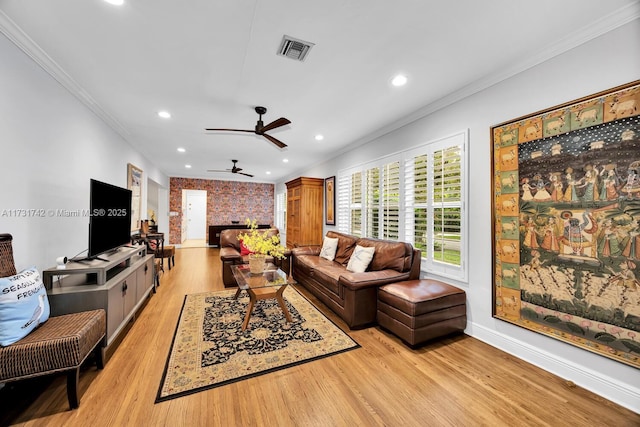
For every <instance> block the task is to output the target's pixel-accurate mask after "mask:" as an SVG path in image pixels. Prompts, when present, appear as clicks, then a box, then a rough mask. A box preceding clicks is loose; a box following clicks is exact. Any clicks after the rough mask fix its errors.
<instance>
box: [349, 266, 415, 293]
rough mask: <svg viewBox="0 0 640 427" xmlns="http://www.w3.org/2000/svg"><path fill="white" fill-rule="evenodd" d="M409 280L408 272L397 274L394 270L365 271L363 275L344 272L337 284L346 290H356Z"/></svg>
mask: <svg viewBox="0 0 640 427" xmlns="http://www.w3.org/2000/svg"><path fill="white" fill-rule="evenodd" d="M408 279H409V272H405V273H398V272H397V271H395V270H390V269H387V270H378V271H365V272H364V273H352V272H350V271H349V270H345V271H344V273H342V274H341V275H340V279H339V280H338V282H339V283H340V284H341V285H342V286H344V287H345V288H347V289H350V290H354V291H355V290H358V289H365V288H372V287H378V286H382V285H386V284H389V283H395V282H402V281H404V280H408Z"/></svg>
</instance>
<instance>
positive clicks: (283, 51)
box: [278, 36, 313, 61]
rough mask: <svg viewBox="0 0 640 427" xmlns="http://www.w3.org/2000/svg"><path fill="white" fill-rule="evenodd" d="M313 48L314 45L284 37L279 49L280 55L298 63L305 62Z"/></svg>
mask: <svg viewBox="0 0 640 427" xmlns="http://www.w3.org/2000/svg"><path fill="white" fill-rule="evenodd" d="M312 47H313V43H309V42H305V41H303V40H298V39H294V38H293V37H289V36H284V37H282V43H280V48H279V49H278V55H281V56H286V57H287V58H291V59H295V60H296V61H304V59H305V58H306V57H307V54H308V53H309V51H310V50H311V48H312Z"/></svg>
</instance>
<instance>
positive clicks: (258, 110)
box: [205, 107, 291, 148]
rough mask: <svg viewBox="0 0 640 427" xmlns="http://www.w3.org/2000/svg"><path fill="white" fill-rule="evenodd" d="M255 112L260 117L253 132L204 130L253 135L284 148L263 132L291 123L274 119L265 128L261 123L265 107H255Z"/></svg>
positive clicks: (282, 119)
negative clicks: (260, 136)
mask: <svg viewBox="0 0 640 427" xmlns="http://www.w3.org/2000/svg"><path fill="white" fill-rule="evenodd" d="M255 110H256V113H258V115H259V116H260V118H259V119H258V123H256V127H255V129H253V130H250V129H205V130H207V131H212V130H213V131H230V132H249V133H255V134H256V135H262V136H264V137H265V138H267V139H268V140H269V141H271V142H272V143H274V144H275V145H277V146H278V147H280V148H284V147H286V146H287V144H285V143H284V142H282V141H279V140H277V139H276V138H274V137H272V136H271V135H267V134H266V133H265V132H267V131H270V130H272V129H275V128H279V127H280V126H284V125H288V124H289V123H291V121H290V120H289V119H285V118H284V117H280V118H279V119H276V120H274V121H272V122H271V123H269V124H268V125H266V126H265V125H264V123H263V122H262V115H263V114H265V113H266V112H267V109H266V108H265V107H256V108H255Z"/></svg>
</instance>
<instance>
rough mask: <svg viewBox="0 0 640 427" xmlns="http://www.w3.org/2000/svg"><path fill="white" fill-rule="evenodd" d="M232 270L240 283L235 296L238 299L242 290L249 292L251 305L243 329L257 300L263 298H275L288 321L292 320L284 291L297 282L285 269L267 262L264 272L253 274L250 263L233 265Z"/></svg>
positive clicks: (245, 327)
mask: <svg viewBox="0 0 640 427" xmlns="http://www.w3.org/2000/svg"><path fill="white" fill-rule="evenodd" d="M231 271H232V272H233V277H235V279H236V283H237V284H238V291H237V292H236V295H235V297H234V298H235V299H237V298H238V295H240V292H242V291H247V293H248V294H249V306H248V307H247V314H245V316H244V322H243V323H242V330H243V331H244V330H245V329H247V326H248V325H249V319H250V318H251V313H252V312H253V307H254V305H255V303H256V301H258V300H262V299H270V298H275V299H276V300H277V301H278V305H280V308H281V309H282V312H283V313H284V317H285V318H286V319H287V322H292V320H291V314H289V310H287V305H286V304H285V303H284V298H283V297H282V293H283V292H284V290H285V289H286V288H287V286H288V285H292V284H294V283H295V282H294V281H293V279H292V278H291V277H289V276H287V274H286V273H285V272H284V271H282V270H280V269H279V268H277V267H276V266H275V265H273V264H267V267H266V269H265V271H264V272H263V273H262V274H252V273H251V272H250V271H249V265H248V264H240V265H232V266H231Z"/></svg>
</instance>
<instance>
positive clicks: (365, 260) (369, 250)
mask: <svg viewBox="0 0 640 427" xmlns="http://www.w3.org/2000/svg"><path fill="white" fill-rule="evenodd" d="M375 250H376V248H374V247H373V246H371V247H364V246H360V245H356V248H355V249H354V250H353V254H351V258H349V264H347V270H349V271H351V272H353V273H364V272H365V270H366V269H367V267H368V266H369V263H370V262H371V260H372V259H373V253H374V252H375Z"/></svg>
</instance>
